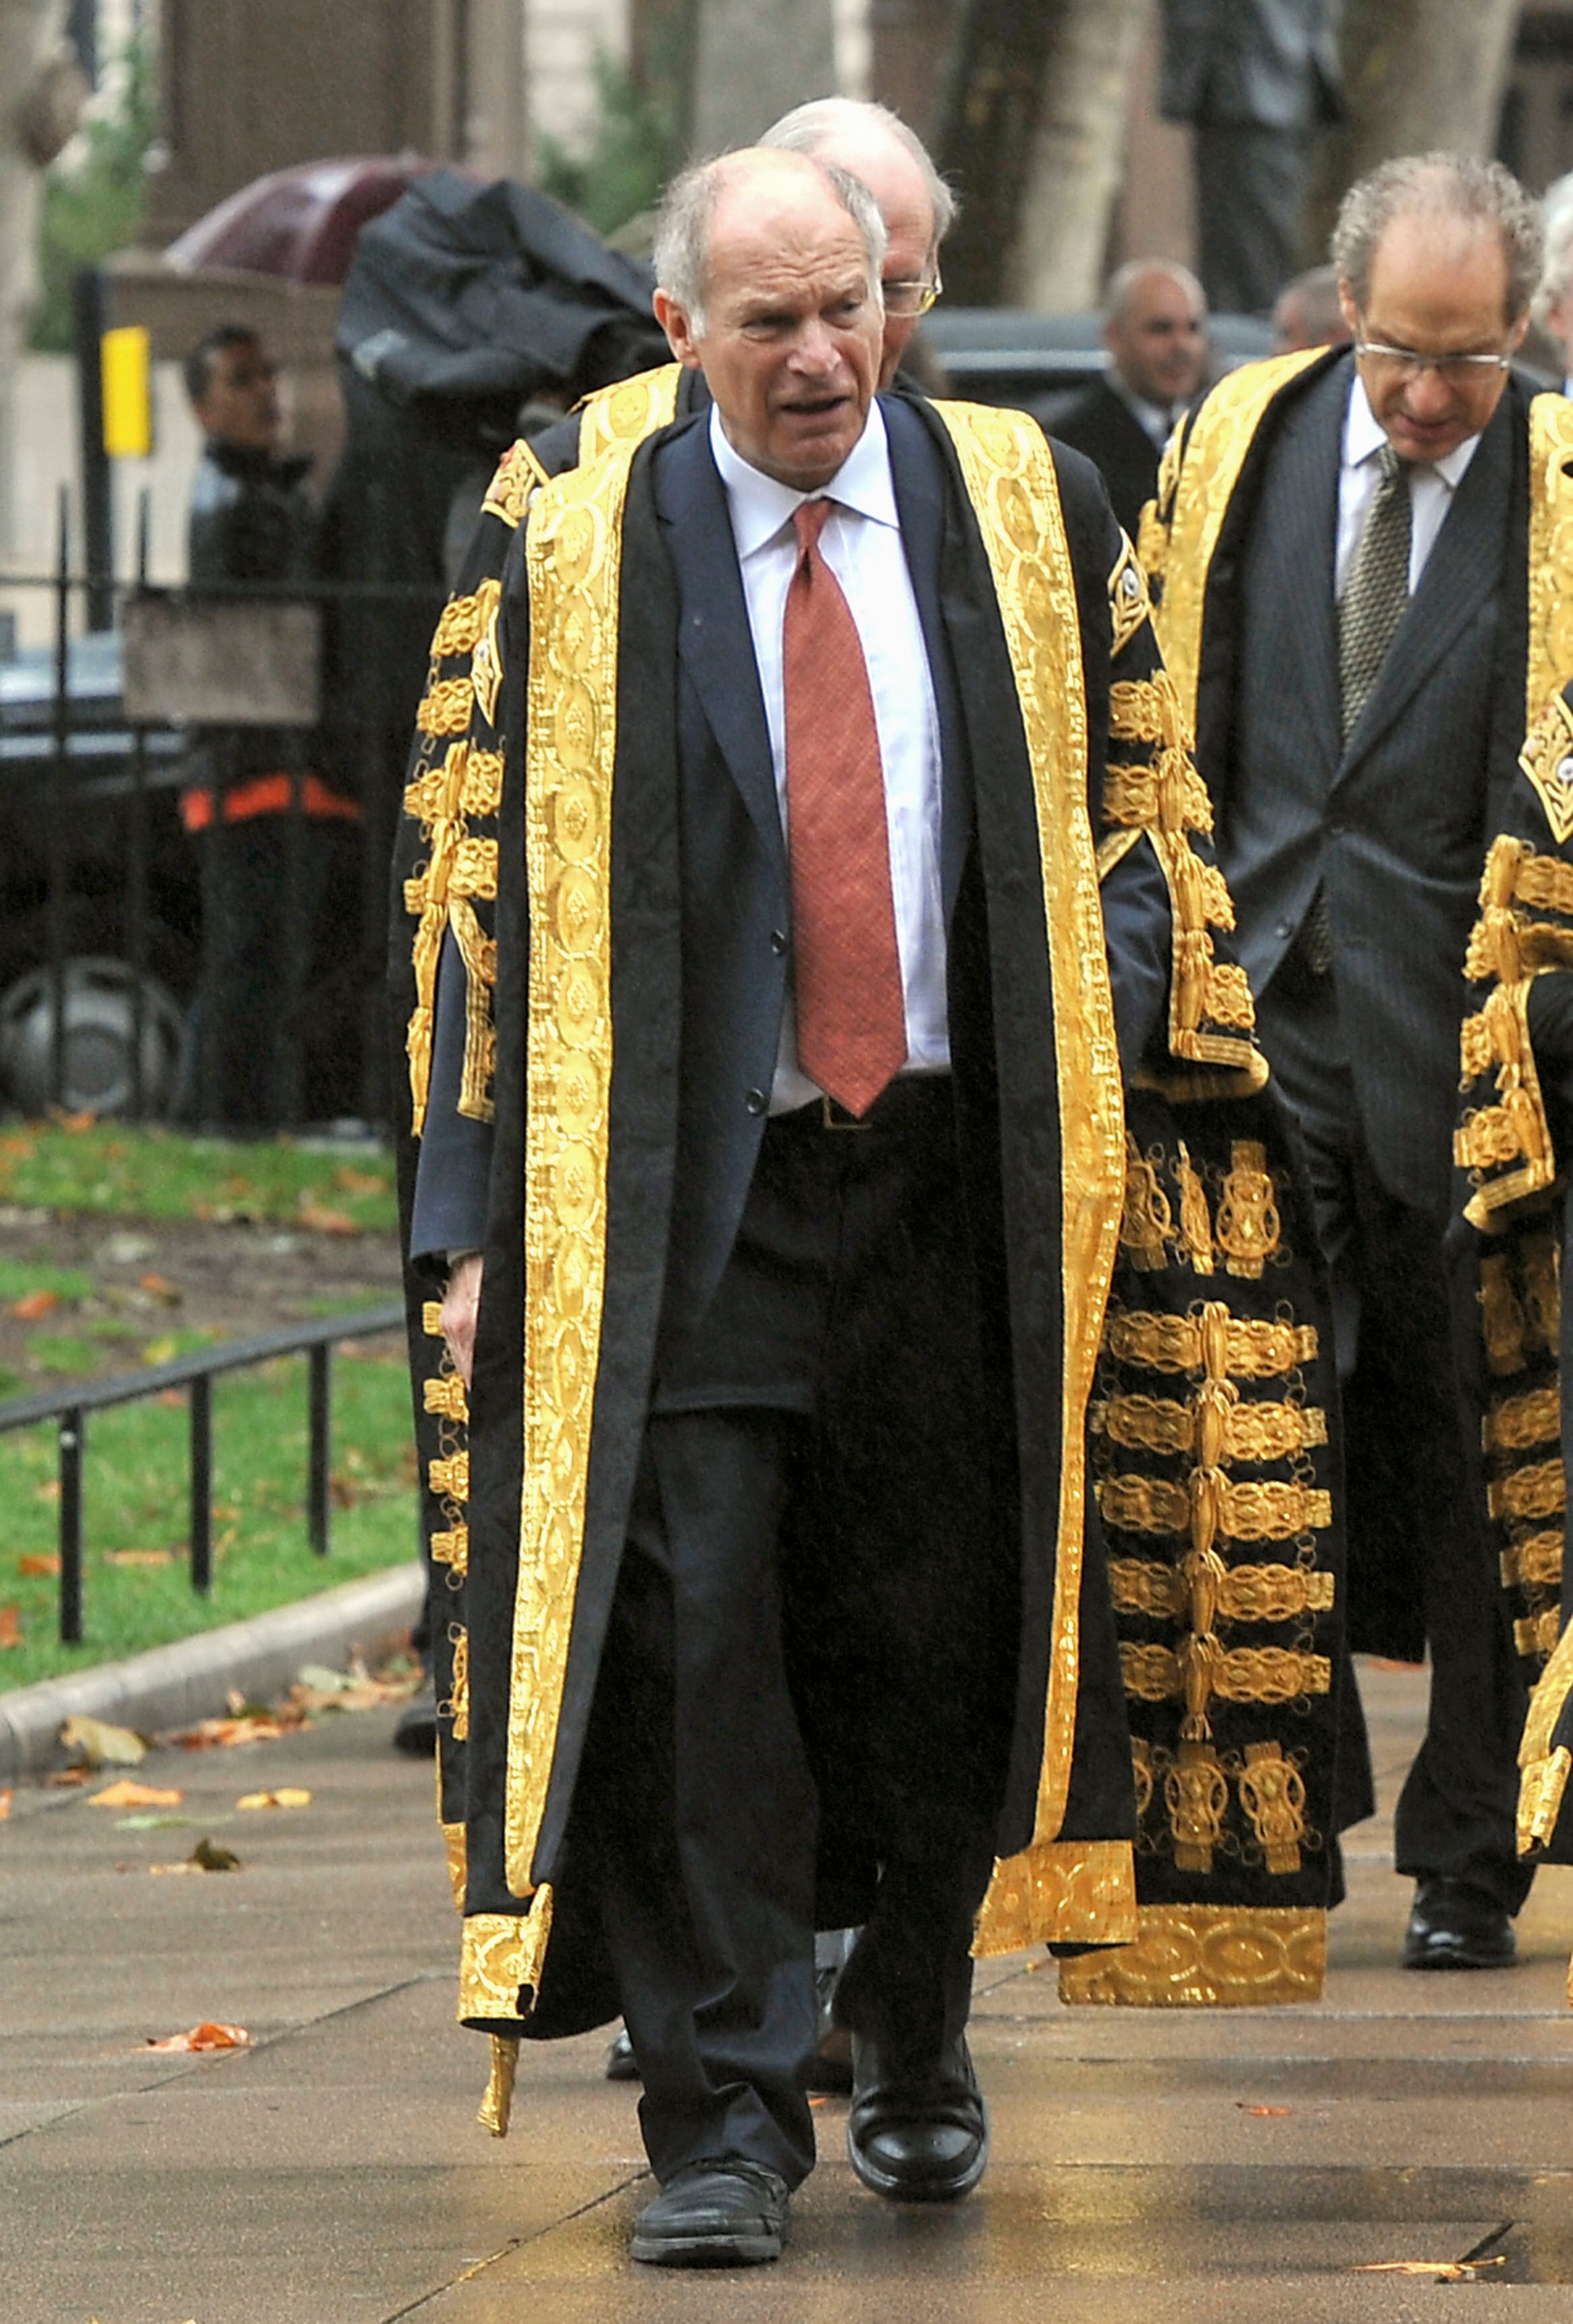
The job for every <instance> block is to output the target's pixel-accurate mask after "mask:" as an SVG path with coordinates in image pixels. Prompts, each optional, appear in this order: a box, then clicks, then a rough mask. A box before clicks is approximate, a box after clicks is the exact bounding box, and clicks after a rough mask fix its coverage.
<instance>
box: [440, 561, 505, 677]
mask: <svg viewBox="0 0 1573 2324" xmlns="http://www.w3.org/2000/svg"><path fill="white" fill-rule="evenodd" d="M500 595H501V583H500V582H497V581H493V580H486V581H483V582H482V584H481V586H480V587H479V588H478V589H477V590H476V591H475V592H474V595H473V596H469V597H450V598H449V599H448V602H447V604H446V605H445V606H444V607H443V610H442V613H441V614H440V615H439V616H438V619H437V628H436V630H435V631H434V632H433V633H432V641H431V658H432V659H433V661H446V660H448V659H450V658H451V657H452V656H453V655H455V654H467V653H474V650H475V648H476V647H477V646H478V645H479V644H480V642H481V638H482V634H483V632H484V630H485V628H486V625H487V623H488V622H490V621H491V619H492V613H493V611H494V610H495V607H496V604H497V601H498V598H499V597H500Z"/></svg>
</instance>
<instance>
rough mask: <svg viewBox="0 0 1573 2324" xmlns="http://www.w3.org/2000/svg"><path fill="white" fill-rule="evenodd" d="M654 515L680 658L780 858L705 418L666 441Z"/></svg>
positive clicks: (761, 714) (733, 556) (761, 728)
mask: <svg viewBox="0 0 1573 2324" xmlns="http://www.w3.org/2000/svg"><path fill="white" fill-rule="evenodd" d="M655 493H656V513H657V515H658V518H659V520H660V524H661V529H662V534H663V537H664V539H665V540H666V543H667V550H668V553H669V554H670V556H671V559H672V563H673V566H674V567H675V568H676V575H677V598H678V604H679V608H680V611H679V617H678V623H677V654H678V659H679V660H680V661H681V663H682V665H683V668H684V669H685V670H686V672H687V674H688V676H689V678H690V679H691V680H692V681H693V685H694V689H695V693H696V694H697V695H698V696H699V699H700V702H701V704H702V705H703V707H704V715H705V717H706V719H707V720H708V722H709V724H710V730H711V732H712V733H713V735H714V737H715V740H716V742H717V744H718V746H719V748H720V751H721V754H722V758H723V759H724V760H725V761H726V763H727V766H728V768H729V770H731V778H732V780H733V781H734V782H735V783H736V785H737V787H738V788H739V790H740V791H741V793H742V796H743V799H744V802H745V804H746V805H747V807H748V810H749V813H750V815H751V816H752V817H753V819H754V821H755V823H756V824H757V825H758V826H759V834H760V836H761V837H762V838H763V840H764V841H765V844H766V845H767V846H768V848H769V849H770V850H771V851H772V853H775V854H776V855H777V856H779V855H783V854H784V853H785V843H784V841H783V838H782V833H781V810H780V807H779V806H778V804H777V798H776V776H775V770H774V769H773V767H772V764H771V760H770V733H769V728H768V726H767V724H766V723H765V704H764V697H763V696H762V695H761V694H760V692H759V673H758V670H757V669H756V667H755V662H754V642H753V635H752V632H750V628H749V613H748V606H747V604H746V603H745V601H744V597H743V585H742V576H741V573H740V572H739V570H738V559H737V549H736V545H735V543H734V542H733V539H732V531H731V517H730V515H729V514H728V512H727V505H726V490H725V487H724V486H723V484H722V481H721V478H720V476H719V475H717V473H716V466H715V462H714V459H713V457H712V455H711V449H710V429H709V424H708V421H707V420H705V419H704V418H699V419H696V420H694V421H693V422H692V423H691V424H690V425H689V426H687V427H686V428H685V429H682V431H681V432H680V433H679V434H677V435H675V436H674V437H672V438H671V439H670V440H669V441H668V442H667V444H665V445H663V446H662V447H661V448H660V450H659V452H658V456H657V459H656V464H655Z"/></svg>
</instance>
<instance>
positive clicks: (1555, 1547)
mask: <svg viewBox="0 0 1573 2324" xmlns="http://www.w3.org/2000/svg"><path fill="white" fill-rule="evenodd" d="M1501 1563H1502V1586H1503V1588H1504V1590H1556V1589H1559V1587H1560V1586H1561V1581H1562V1535H1561V1532H1560V1530H1558V1531H1556V1532H1552V1533H1532V1534H1530V1535H1528V1536H1527V1537H1526V1538H1525V1539H1524V1540H1523V1541H1520V1542H1515V1543H1514V1544H1513V1547H1512V1548H1511V1549H1504V1551H1503V1553H1502V1559H1501Z"/></svg>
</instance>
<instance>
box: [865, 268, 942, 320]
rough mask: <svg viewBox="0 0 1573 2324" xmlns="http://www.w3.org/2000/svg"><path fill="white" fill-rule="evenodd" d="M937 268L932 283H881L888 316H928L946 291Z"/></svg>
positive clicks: (880, 286)
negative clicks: (936, 301) (929, 311)
mask: <svg viewBox="0 0 1573 2324" xmlns="http://www.w3.org/2000/svg"><path fill="white" fill-rule="evenodd" d="M944 287H945V286H944V284H943V282H942V281H940V278H939V272H938V269H937V268H936V270H935V272H934V281H932V282H881V284H880V285H879V288H880V290H881V291H882V292H883V293H884V298H885V312H886V313H887V314H888V315H926V314H927V312H928V310H929V309H930V308H931V307H932V306H933V305H934V300H936V299H937V298H938V297H939V295H940V293H941V291H943V289H944Z"/></svg>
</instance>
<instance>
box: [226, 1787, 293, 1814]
mask: <svg viewBox="0 0 1573 2324" xmlns="http://www.w3.org/2000/svg"><path fill="white" fill-rule="evenodd" d="M235 1805H236V1807H237V1808H308V1807H309V1806H310V1805H311V1794H310V1793H309V1792H300V1791H295V1790H293V1789H291V1788H290V1786H289V1785H288V1784H286V1785H285V1786H284V1788H283V1789H282V1790H281V1791H277V1792H247V1793H246V1794H245V1796H244V1798H243V1799H238V1800H236V1802H235Z"/></svg>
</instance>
